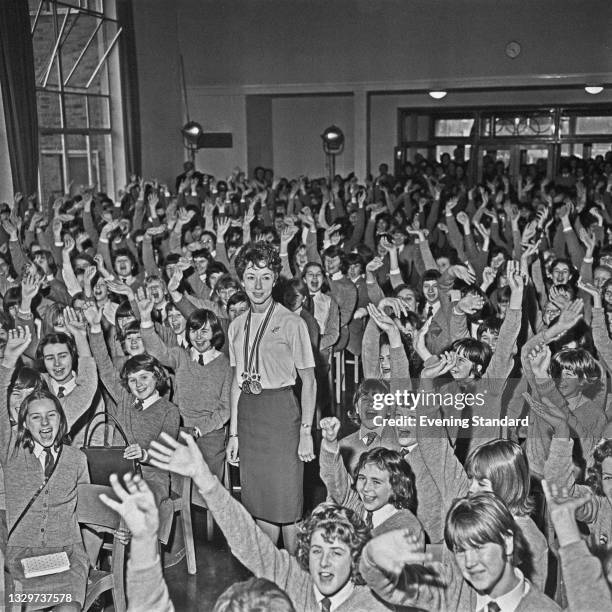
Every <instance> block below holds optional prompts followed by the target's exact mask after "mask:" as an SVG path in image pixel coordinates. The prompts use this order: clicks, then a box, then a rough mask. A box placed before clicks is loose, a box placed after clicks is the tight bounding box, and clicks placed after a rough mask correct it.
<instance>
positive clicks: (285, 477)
mask: <svg viewBox="0 0 612 612" xmlns="http://www.w3.org/2000/svg"><path fill="white" fill-rule="evenodd" d="M300 422H301V413H300V409H299V407H298V404H297V401H296V398H295V396H294V394H293V391H292V389H291V388H290V387H285V388H284V389H264V390H263V391H262V392H261V394H260V395H246V394H245V393H241V394H240V399H239V400H238V442H239V453H240V485H241V487H242V491H241V499H242V503H243V504H244V506H245V507H246V509H247V510H248V511H249V512H250V513H251V514H252V515H253V516H254V517H255V518H258V519H262V520H264V521H267V522H269V523H277V524H288V523H294V522H295V521H298V520H300V519H301V518H302V507H303V503H304V492H303V481H304V464H303V463H302V461H300V459H299V457H298V446H299V442H300Z"/></svg>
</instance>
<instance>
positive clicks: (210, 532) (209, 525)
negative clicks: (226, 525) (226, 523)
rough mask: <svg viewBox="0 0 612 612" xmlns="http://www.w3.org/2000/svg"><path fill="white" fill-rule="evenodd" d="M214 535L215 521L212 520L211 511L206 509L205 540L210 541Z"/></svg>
mask: <svg viewBox="0 0 612 612" xmlns="http://www.w3.org/2000/svg"><path fill="white" fill-rule="evenodd" d="M214 535H215V521H214V520H213V516H212V512H211V511H210V510H206V541H207V542H210V541H211V540H212V539H213V537H214Z"/></svg>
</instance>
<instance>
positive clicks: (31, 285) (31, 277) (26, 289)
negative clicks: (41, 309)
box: [21, 271, 42, 301]
mask: <svg viewBox="0 0 612 612" xmlns="http://www.w3.org/2000/svg"><path fill="white" fill-rule="evenodd" d="M41 285H42V279H41V278H40V277H39V276H38V274H36V273H33V272H32V271H28V272H26V274H24V275H23V278H22V279H21V297H22V298H25V299H26V300H30V301H31V300H33V299H34V297H35V296H36V294H37V293H38V292H39V291H40V287H41Z"/></svg>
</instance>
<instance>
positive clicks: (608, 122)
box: [576, 116, 612, 134]
mask: <svg viewBox="0 0 612 612" xmlns="http://www.w3.org/2000/svg"><path fill="white" fill-rule="evenodd" d="M576 134H612V116H608V117H576Z"/></svg>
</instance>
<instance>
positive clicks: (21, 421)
mask: <svg viewBox="0 0 612 612" xmlns="http://www.w3.org/2000/svg"><path fill="white" fill-rule="evenodd" d="M37 400H49V401H50V402H52V403H53V405H54V406H55V409H56V410H57V413H58V414H59V418H60V425H59V429H58V432H57V436H56V438H55V440H54V442H53V447H54V448H55V449H58V448H59V447H60V446H61V445H62V444H70V440H69V439H68V421H67V420H66V415H65V413H64V409H63V408H62V405H61V403H60V401H59V399H57V397H56V396H55V395H53V393H51V392H50V391H49V390H48V389H46V388H40V389H37V390H36V391H33V392H32V393H30V395H28V397H26V398H25V399H24V400H23V402H21V406H20V407H19V415H18V416H17V438H16V440H15V448H14V451H13V452H17V449H18V448H20V447H21V448H27V449H28V450H29V451H33V450H34V438H32V434H31V433H30V430H29V429H28V428H27V427H26V424H25V422H26V418H27V416H28V412H29V410H30V406H31V405H32V402H35V401H37Z"/></svg>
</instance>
